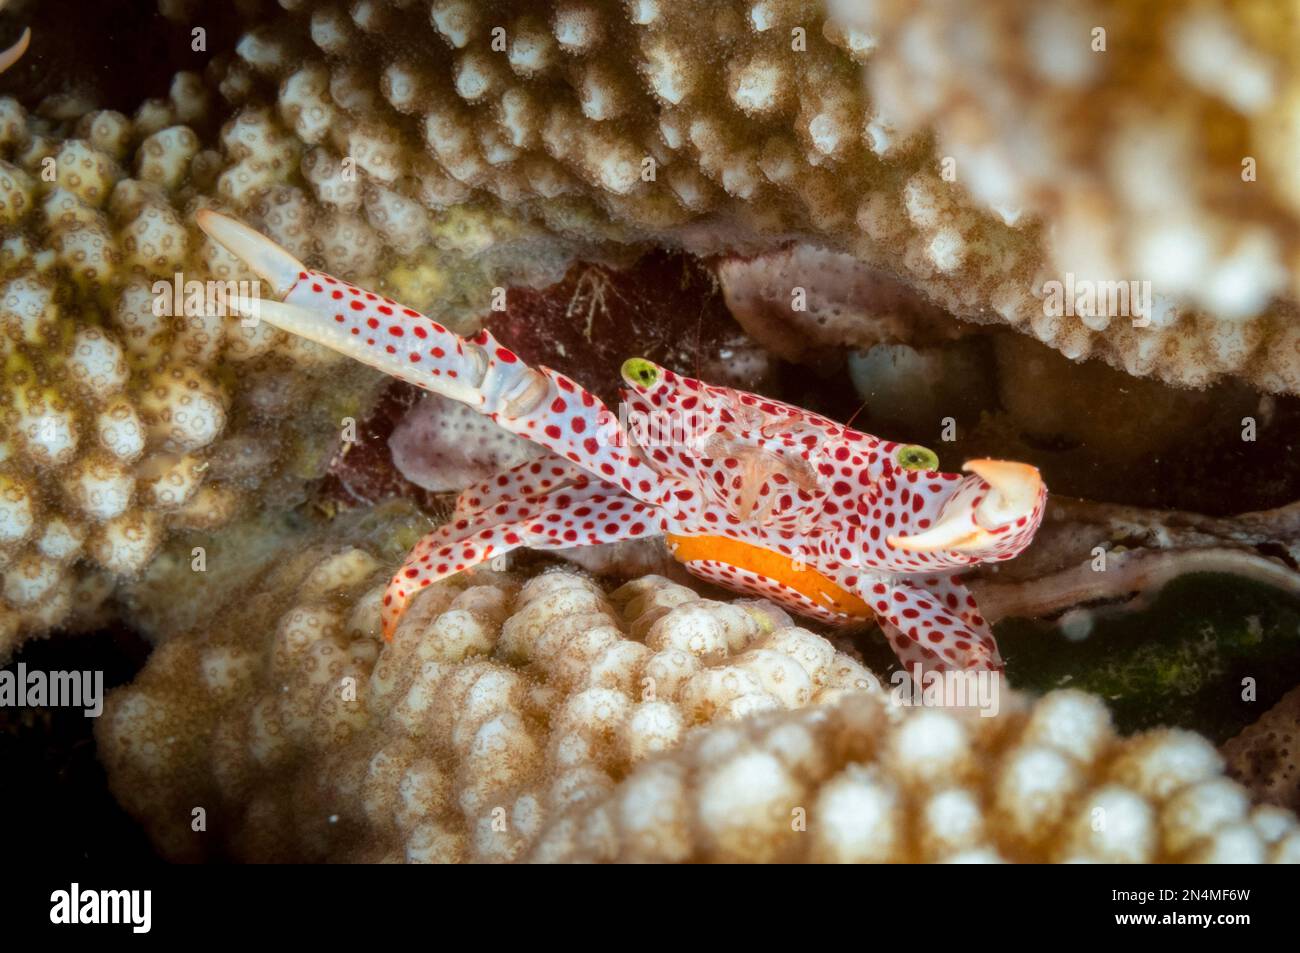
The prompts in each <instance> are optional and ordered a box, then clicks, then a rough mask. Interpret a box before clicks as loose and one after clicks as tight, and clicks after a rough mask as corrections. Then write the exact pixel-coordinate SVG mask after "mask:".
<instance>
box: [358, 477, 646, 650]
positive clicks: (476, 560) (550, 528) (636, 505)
mask: <svg viewBox="0 0 1300 953" xmlns="http://www.w3.org/2000/svg"><path fill="white" fill-rule="evenodd" d="M516 469H518V468H516ZM466 492H467V493H470V492H473V491H466ZM663 529H664V526H663V521H662V516H661V515H658V514H656V512H655V508H654V507H652V506H650V505H648V504H646V503H642V502H641V501H639V500H636V499H634V498H632V497H630V496H628V495H626V494H625V493H623V492H622V491H621V490H619V488H618V487H617V486H614V485H613V484H611V483H606V482H604V481H602V480H593V479H591V478H590V477H586V476H583V477H580V478H578V479H577V480H576V481H574V482H573V484H572V485H569V486H561V487H558V488H556V489H553V490H551V491H549V492H547V493H542V494H536V495H533V496H527V497H523V498H522V499H517V500H509V501H504V502H499V503H497V504H496V505H495V506H492V507H491V508H489V509H484V510H480V511H478V512H476V513H466V514H461V513H459V512H458V514H457V515H456V516H455V517H454V518H453V520H452V521H451V522H449V523H446V524H444V525H443V526H440V527H438V528H437V529H436V530H434V531H433V532H432V533H430V534H429V535H428V536H425V537H424V538H423V539H422V540H420V542H419V543H417V544H416V546H415V548H414V549H413V550H411V553H410V555H408V556H407V557H406V561H405V562H404V563H402V566H401V568H400V569H398V570H397V573H396V574H395V575H394V576H393V578H392V580H391V581H390V582H389V583H388V589H387V590H386V591H385V593H384V604H383V610H382V613H381V619H382V623H383V631H384V638H385V639H389V640H391V639H392V637H393V633H394V632H396V631H397V625H398V622H399V621H400V620H401V618H402V615H403V614H404V613H405V611H406V607H407V605H408V604H409V602H410V600H411V598H412V596H414V595H415V593H416V592H418V591H419V590H421V589H424V588H426V587H427V586H429V585H431V584H433V583H434V582H437V581H438V580H439V579H445V578H446V577H447V576H452V575H455V574H456V573H458V572H463V571H464V570H466V569H470V568H472V567H474V566H476V565H479V564H481V563H483V562H485V561H487V560H489V559H492V558H493V557H495V556H502V555H505V554H506V553H508V552H510V551H511V550H513V549H518V548H519V547H520V546H530V547H532V548H534V549H567V548H569V547H571V546H583V545H590V544H594V543H612V542H618V541H619V540H624V539H635V538H637V537H639V536H651V535H654V534H656V533H661V532H663Z"/></svg>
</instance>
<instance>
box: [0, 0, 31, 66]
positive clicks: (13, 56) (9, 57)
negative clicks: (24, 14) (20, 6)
mask: <svg viewBox="0 0 1300 953" xmlns="http://www.w3.org/2000/svg"><path fill="white" fill-rule="evenodd" d="M8 5H9V0H0V12H3V11H4V8H5V7H7V6H8ZM31 42H32V31H31V28H30V27H28V28H27V29H26V30H23V35H22V36H20V37H19V38H18V42H17V43H15V44H14V45H13V46H11V47H9V49H7V50H5V51H4V52H3V53H0V73H3V72H4V71H5V70H7V69H8V68H9V67H11V66H13V65H14V64H15V63H17V62H18V61H19V60H20V59H22V58H23V54H24V53H26V52H27V47H28V45H29V44H30V43H31Z"/></svg>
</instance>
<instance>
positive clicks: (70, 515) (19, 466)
mask: <svg viewBox="0 0 1300 953" xmlns="http://www.w3.org/2000/svg"><path fill="white" fill-rule="evenodd" d="M208 109H209V106H208V94H207V93H206V92H205V90H204V88H203V86H202V83H201V82H200V81H199V78H198V77H197V76H195V75H193V74H178V75H177V77H176V80H175V82H174V83H173V85H172V88H171V94H170V98H169V99H168V100H166V101H159V102H155V103H150V104H146V105H145V106H143V107H142V108H141V110H140V113H139V114H138V115H137V116H136V118H135V119H130V118H128V117H126V116H124V115H122V114H120V113H115V112H111V111H98V112H91V113H88V114H86V115H84V116H83V117H82V118H81V119H80V120H78V121H76V122H75V123H72V124H71V126H70V127H69V126H68V125H66V124H55V123H51V122H49V121H48V120H45V119H42V118H39V117H37V116H34V115H29V114H28V113H26V112H25V111H24V110H23V109H22V108H21V107H20V106H19V105H18V104H17V103H16V102H15V101H14V100H12V99H4V100H0V116H3V122H2V123H0V156H2V158H0V218H2V219H3V222H2V225H0V229H2V231H0V573H3V589H2V590H0V657H3V656H5V655H7V654H8V652H9V650H10V649H11V648H12V646H13V644H14V643H15V641H16V640H17V639H19V638H21V637H22V636H23V635H24V634H30V633H33V632H34V633H41V632H44V631H48V630H49V629H50V628H51V627H55V626H58V625H60V624H63V623H65V622H69V621H71V617H70V613H71V612H72V609H73V606H74V603H84V601H85V597H86V596H87V594H88V592H89V590H88V589H87V586H86V585H85V584H84V583H85V581H88V580H89V579H90V578H91V575H95V574H97V573H98V574H99V575H98V578H100V579H102V580H103V582H102V583H96V584H95V585H96V587H97V589H96V591H98V592H99V594H100V598H102V596H103V595H104V594H106V593H107V592H108V591H109V589H110V586H109V584H108V583H109V580H111V578H113V577H125V576H131V575H133V574H135V573H137V572H139V571H140V569H141V568H142V567H143V566H144V565H146V563H147V562H148V560H149V559H150V557H151V556H152V554H153V553H154V551H155V550H156V549H157V547H158V545H159V543H160V542H161V540H162V539H163V538H164V536H165V534H166V533H167V532H168V530H169V529H174V528H184V527H195V526H213V525H217V524H219V523H221V522H223V521H225V520H227V519H229V518H230V516H231V514H232V513H233V512H234V511H235V510H236V508H237V507H238V506H239V505H240V503H241V501H242V499H244V498H247V497H248V495H249V491H251V490H258V491H259V493H260V495H261V497H262V498H263V499H267V498H271V497H273V496H275V495H276V494H275V492H274V491H273V490H272V487H273V485H274V483H275V481H276V479H277V478H279V479H280V480H281V483H282V485H283V486H285V487H289V486H293V485H296V484H298V483H301V481H302V479H303V478H304V477H306V476H309V475H311V474H312V473H313V472H316V471H319V470H320V469H321V468H322V467H323V463H324V461H325V460H326V459H327V457H326V456H325V454H326V452H327V450H328V448H329V447H330V446H331V444H332V443H333V442H334V441H336V440H337V437H338V434H339V428H340V423H341V420H342V417H343V416H344V415H346V414H347V413H349V412H351V413H356V412H357V409H358V408H359V406H360V403H359V401H360V398H361V395H362V394H364V393H365V392H366V391H367V390H368V389H369V388H370V387H372V386H373V384H372V383H371V378H370V377H369V376H368V375H365V374H358V373H355V372H352V371H350V369H344V373H343V376H339V374H338V372H337V371H335V372H334V375H333V376H332V377H331V378H330V379H329V382H328V383H329V386H330V391H329V393H328V396H326V397H324V399H322V392H323V391H324V384H325V383H326V378H325V375H324V373H323V371H324V370H325V369H326V368H329V367H330V366H331V365H332V364H333V363H334V359H333V357H332V356H331V355H330V354H329V353H328V352H326V351H324V350H321V349H317V348H313V347H311V346H310V345H306V346H304V345H303V344H302V343H301V342H289V341H286V340H285V339H284V338H283V336H282V335H279V334H278V333H277V332H275V331H274V330H273V329H271V328H268V327H265V326H245V325H244V324H241V323H240V322H239V321H237V320H233V319H231V318H230V317H228V316H226V315H225V314H223V313H222V312H221V310H220V308H219V301H220V300H221V299H220V298H216V299H215V301H216V302H217V304H216V305H214V295H213V293H212V292H211V290H210V289H211V286H212V284H213V283H214V282H215V284H217V285H219V286H221V290H222V291H223V292H224V289H225V285H224V284H223V283H224V282H226V281H232V282H233V281H237V280H240V281H242V280H246V279H248V278H249V277H250V275H249V274H247V273H245V272H244V271H243V269H242V265H240V264H239V263H238V262H236V261H235V260H234V259H232V258H230V257H229V256H228V255H226V253H225V252H224V251H223V250H221V249H218V248H216V247H214V246H212V245H211V244H210V243H208V242H207V241H206V240H205V239H203V237H202V235H201V234H200V233H199V232H198V231H197V229H194V228H193V227H192V226H191V225H190V224H189V219H190V217H191V213H192V211H193V209H194V208H195V207H196V206H198V205H202V204H204V203H206V202H208V201H210V200H208V199H206V198H202V197H201V196H202V194H203V193H204V192H205V191H210V190H211V189H212V188H213V187H214V185H217V186H219V185H220V183H222V182H230V181H235V180H238V179H239V178H240V176H241V175H247V176H256V177H260V181H261V182H262V183H263V184H264V185H269V184H271V183H272V182H273V181H274V180H275V179H276V177H277V175H278V176H280V177H283V176H285V175H287V174H289V171H290V164H289V161H288V160H289V157H290V156H292V155H293V154H294V149H295V146H294V145H293V143H292V141H291V140H289V139H288V138H287V137H285V136H284V135H283V134H278V135H277V134H276V132H275V130H274V127H273V126H272V125H271V124H268V123H267V122H265V121H264V122H262V123H260V124H259V123H258V122H257V120H256V117H252V116H244V117H241V118H240V119H238V120H236V121H234V122H232V123H231V124H229V125H228V126H227V127H226V128H225V129H224V130H223V133H222V143H221V144H222V149H221V150H220V151H218V150H217V149H213V148H203V144H202V142H201V141H200V139H199V137H198V135H197V134H196V133H195V132H194V131H193V130H192V129H191V128H190V126H189V125H186V123H203V122H204V121H205V120H206V117H207V115H208ZM227 166H228V167H229V168H226V167H227ZM223 169H225V171H223ZM218 190H219V189H218ZM233 198H234V196H232V199H233ZM267 202H268V205H266V206H259V208H262V209H264V210H266V211H267V215H268V217H269V218H270V219H271V220H277V219H276V215H275V211H274V210H277V209H278V206H277V205H276V204H275V201H274V195H272V196H271V197H270V198H268V199H267ZM204 282H207V284H204ZM190 283H197V284H196V285H192V284H190ZM194 287H197V288H198V289H200V290H198V291H195V290H193V289H194ZM295 405H298V406H302V407H304V408H305V409H306V410H307V412H306V413H303V414H301V415H296V414H290V413H288V412H287V409H288V408H289V407H293V406H295ZM308 435H311V436H310V439H304V438H307V437H308ZM277 444H278V445H282V446H283V449H282V450H281V449H278V448H277V446H276V445H277ZM101 571H102V572H101ZM78 594H79V595H78Z"/></svg>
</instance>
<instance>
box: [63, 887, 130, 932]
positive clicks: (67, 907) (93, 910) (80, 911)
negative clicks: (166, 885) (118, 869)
mask: <svg viewBox="0 0 1300 953" xmlns="http://www.w3.org/2000/svg"><path fill="white" fill-rule="evenodd" d="M50 922H51V923H54V924H69V925H72V924H78V923H89V924H111V923H121V924H129V925H130V927H131V932H132V933H148V932H149V930H150V928H151V927H152V925H153V891H152V890H83V889H81V884H79V883H73V884H72V886H71V887H70V888H69V889H68V890H56V891H54V892H53V893H52V894H50Z"/></svg>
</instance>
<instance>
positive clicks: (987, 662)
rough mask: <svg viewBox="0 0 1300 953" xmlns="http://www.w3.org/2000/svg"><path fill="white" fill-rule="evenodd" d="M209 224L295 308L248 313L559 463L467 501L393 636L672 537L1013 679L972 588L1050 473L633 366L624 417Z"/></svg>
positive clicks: (758, 587) (408, 569) (412, 574)
mask: <svg viewBox="0 0 1300 953" xmlns="http://www.w3.org/2000/svg"><path fill="white" fill-rule="evenodd" d="M198 223H199V225H200V227H202V228H203V230H204V231H205V232H206V233H207V234H208V235H209V236H211V237H212V238H213V239H214V240H216V241H218V242H220V243H221V244H222V245H224V246H225V247H226V248H228V249H229V250H230V251H231V252H233V253H234V254H236V255H238V256H239V257H240V258H242V259H243V260H244V261H245V262H247V263H248V264H249V265H250V266H251V267H252V268H253V269H254V271H256V272H257V273H258V274H259V275H260V276H261V277H262V278H263V279H264V280H266V281H267V282H268V283H269V284H270V286H271V288H272V289H273V290H274V292H275V294H276V295H277V296H278V297H280V298H282V299H283V301H282V302H281V301H269V300H265V301H264V300H250V299H241V300H238V301H236V302H234V307H235V310H237V311H239V312H240V313H244V314H248V315H251V316H254V317H257V318H259V319H262V320H266V321H269V322H270V323H271V324H273V325H275V326H276V327H279V328H282V329H284V330H286V331H289V332H292V333H294V334H298V335H302V336H303V337H306V338H309V339H311V340H313V341H316V342H318V343H320V344H322V345H324V346H326V347H330V348H333V349H335V350H337V351H340V352H342V353H344V354H346V355H348V356H350V357H353V358H355V359H357V360H360V361H364V362H365V363H367V364H370V365H372V366H374V367H377V368H379V369H381V370H383V371H385V372H386V373H388V374H390V375H392V376H394V377H397V378H399V379H401V380H404V381H407V382H409V383H411V384H414V385H416V386H418V387H422V388H426V389H428V390H431V391H435V392H437V393H439V394H442V395H444V396H447V397H451V398H454V399H456V400H459V401H463V402H464V403H466V404H468V405H469V406H471V407H473V408H475V409H476V410H478V411H479V412H481V413H483V414H486V415H487V416H488V417H490V418H491V419H492V420H494V421H496V422H497V423H498V424H500V425H501V426H502V427H504V428H506V429H507V430H510V431H512V432H514V433H516V434H519V435H521V436H523V437H526V438H528V439H529V440H532V441H535V442H537V443H539V444H541V445H543V446H545V447H546V448H547V449H549V450H550V451H551V452H552V453H553V454H554V456H553V457H552V458H548V459H545V460H541V461H531V462H528V463H525V464H522V465H520V466H518V467H516V468H514V469H512V470H510V471H508V472H506V473H502V474H501V475H499V476H497V477H495V478H494V479H492V480H489V481H488V482H486V483H483V484H481V485H479V486H475V487H471V488H470V489H468V490H465V491H464V492H463V493H461V495H460V497H459V499H458V501H457V504H456V510H455V513H454V514H453V516H452V518H451V519H450V520H449V521H448V522H447V523H445V524H444V525H442V526H440V527H438V528H437V529H436V530H434V531H433V532H432V533H430V534H429V535H428V536H426V537H425V538H424V539H423V540H421V541H420V543H419V544H418V545H417V546H416V547H415V549H414V550H413V551H412V552H411V553H410V555H409V556H408V557H407V559H406V561H405V562H404V563H403V565H402V567H401V568H400V569H399V570H398V571H397V574H396V575H394V576H393V579H392V581H391V582H390V583H389V586H388V590H387V593H386V595H385V596H384V600H383V602H384V605H383V610H382V621H383V629H384V634H385V636H386V637H389V638H391V636H392V634H393V632H394V630H395V629H396V627H397V624H398V620H399V619H400V618H401V616H402V613H403V612H404V611H405V608H406V606H407V605H408V603H409V602H410V600H411V598H412V597H413V596H414V595H415V594H416V593H417V592H418V591H419V590H420V589H422V588H424V587H426V586H428V585H430V584H431V583H433V582H434V581H436V580H439V579H442V578H445V577H447V576H450V575H453V574H454V573H458V572H462V571H464V570H467V569H469V568H471V567H473V566H475V565H477V564H480V563H482V562H484V561H485V560H489V559H492V558H493V557H495V556H498V555H502V554H505V553H507V552H509V551H510V550H513V549H516V548H518V547H523V546H527V547H533V548H536V549H561V548H570V547H574V546H581V545H588V544H596V543H604V542H613V541H617V540H626V539H633V538H637V537H644V536H652V535H659V534H662V535H664V536H665V537H666V538H667V543H668V548H669V550H670V552H671V553H672V554H673V556H674V557H675V558H676V559H678V560H679V561H680V562H682V563H683V564H684V565H685V566H686V568H687V569H688V570H690V571H691V572H692V573H694V574H696V575H697V576H700V577H703V578H705V579H708V580H710V581H711V582H715V583H718V584H720V585H722V586H725V587H727V588H729V589H733V590H737V591H740V592H745V593H751V594H755V595H759V596H762V597H765V598H769V599H773V600H775V601H777V602H780V603H782V604H784V605H786V606H788V607H790V608H791V609H793V610H794V611H796V612H798V613H801V614H803V615H806V616H812V617H816V618H820V619H824V620H829V621H836V622H842V621H845V620H849V619H861V618H871V617H874V618H875V619H876V621H877V622H878V623H879V624H880V626H881V628H882V629H883V630H884V631H885V633H886V635H887V636H888V638H889V640H890V642H891V643H892V645H893V647H894V649H895V651H896V652H897V654H898V657H899V659H900V660H901V661H903V662H904V663H905V664H907V665H909V666H910V665H912V664H914V663H919V664H921V665H923V666H924V667H926V668H927V669H928V668H963V669H981V668H982V669H998V668H1000V667H1001V665H1002V662H1001V659H1000V657H999V655H998V651H997V647H996V645H995V644H994V641H993V637H992V634H991V632H990V630H989V627H988V624H987V623H986V622H985V620H984V619H983V617H981V615H980V614H979V611H978V609H977V607H976V604H975V600H974V598H973V597H972V596H971V594H970V593H969V591H968V590H967V589H966V587H965V586H964V585H962V583H961V581H960V580H959V578H958V577H957V575H956V574H957V572H958V571H960V570H962V569H964V568H966V567H968V566H971V565H974V564H976V563H982V562H988V561H995V560H1006V559H1011V558H1012V557H1014V556H1016V555H1017V554H1018V553H1020V552H1021V551H1022V550H1023V549H1024V548H1025V547H1026V546H1027V545H1028V544H1029V542H1030V540H1031V539H1032V538H1033V536H1034V533H1035V531H1036V530H1037V529H1038V526H1039V524H1040V522H1041V521H1042V516H1043V508H1044V505H1045V503H1046V498H1047V493H1046V488H1045V487H1044V485H1043V481H1042V479H1041V478H1040V476H1039V473H1038V471H1037V470H1036V469H1035V468H1034V467H1031V466H1028V465H1026V464H1021V463H1010V462H1005V461H999V460H972V461H970V462H968V463H967V464H966V465H965V468H964V469H966V470H967V471H970V475H968V476H962V475H960V474H956V473H942V472H939V471H938V469H937V468H938V458H937V457H936V456H935V454H934V453H933V452H931V451H930V450H927V449H925V448H924V447H918V446H914V445H901V444H898V443H893V442H890V441H886V440H881V439H879V438H877V437H873V436H871V435H869V434H865V433H860V432H858V431H856V430H851V429H849V428H848V427H846V426H844V425H841V424H838V423H836V422H835V421H832V420H829V419H827V418H825V417H821V416H818V415H817V414H812V413H809V412H807V411H805V410H801V409H799V408H798V407H792V406H790V405H788V404H783V403H779V402H777V401H774V400H769V399H767V398H764V397H761V396H758V395H755V394H748V393H743V392H740V391H736V390H731V389H729V388H725V387H714V386H711V385H709V384H706V383H704V382H702V381H698V380H693V379H691V378H686V377H681V376H679V375H677V374H674V373H673V372H672V371H670V370H668V369H666V368H663V367H660V366H658V365H656V364H653V363H651V362H650V361H646V360H643V359H640V358H632V359H630V360H628V361H627V362H626V363H624V365H623V368H622V376H623V383H624V384H625V385H626V389H625V390H624V407H623V417H622V418H621V419H620V418H619V417H616V416H615V415H614V414H613V413H612V412H611V411H610V410H609V409H608V408H607V407H606V406H605V405H604V403H602V402H601V401H600V400H599V399H598V398H597V397H595V396H594V395H592V394H591V393H590V392H589V391H587V390H586V389H585V388H583V387H582V386H581V385H580V384H578V383H576V382H575V381H573V380H571V379H570V378H568V377H565V376H564V375H562V374H559V373H556V372H555V371H552V370H550V369H549V368H546V367H540V368H533V367H529V366H527V365H526V364H524V363H523V362H522V361H520V360H519V358H518V357H517V356H516V355H515V354H514V353H513V352H511V351H510V350H508V349H506V348H505V347H502V346H501V345H500V344H499V343H498V342H497V341H496V340H495V339H494V338H493V337H492V336H491V335H490V334H488V333H487V332H486V331H484V332H481V333H480V334H478V335H477V336H475V337H474V338H472V339H464V338H461V337H459V336H457V335H456V334H454V333H452V332H451V331H449V330H447V329H446V328H444V327H443V326H441V325H440V324H438V323H437V322H435V321H433V320H431V319H430V318H428V317H426V316H425V315H423V314H420V313H419V312H417V311H414V310H412V309H410V308H406V307H403V306H402V305H400V304H398V303H397V302H395V301H392V300H390V299H388V298H385V297H383V296H381V295H378V294H375V293H372V292H368V291H365V290H364V289H361V288H357V287H354V286H352V285H349V284H347V283H346V282H343V281H340V280H338V279H336V278H333V277H330V276H329V275H326V274H323V273H321V272H318V271H313V270H311V269H308V268H306V267H305V266H304V265H302V264H301V263H300V262H298V261H297V260H295V259H294V258H293V256H292V255H290V254H289V253H288V252H286V251H285V250H284V249H282V248H280V247H279V246H278V245H276V244H275V243H274V242H272V241H270V240H269V239H267V238H265V237H264V236H262V235H260V234H259V233H257V232H255V231H253V230H252V229H250V228H248V227H246V226H244V225H242V224H240V223H238V222H235V221H233V220H231V219H229V218H226V217H224V216H222V215H220V214H218V213H216V212H213V211H210V210H204V211H201V212H199V213H198Z"/></svg>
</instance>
